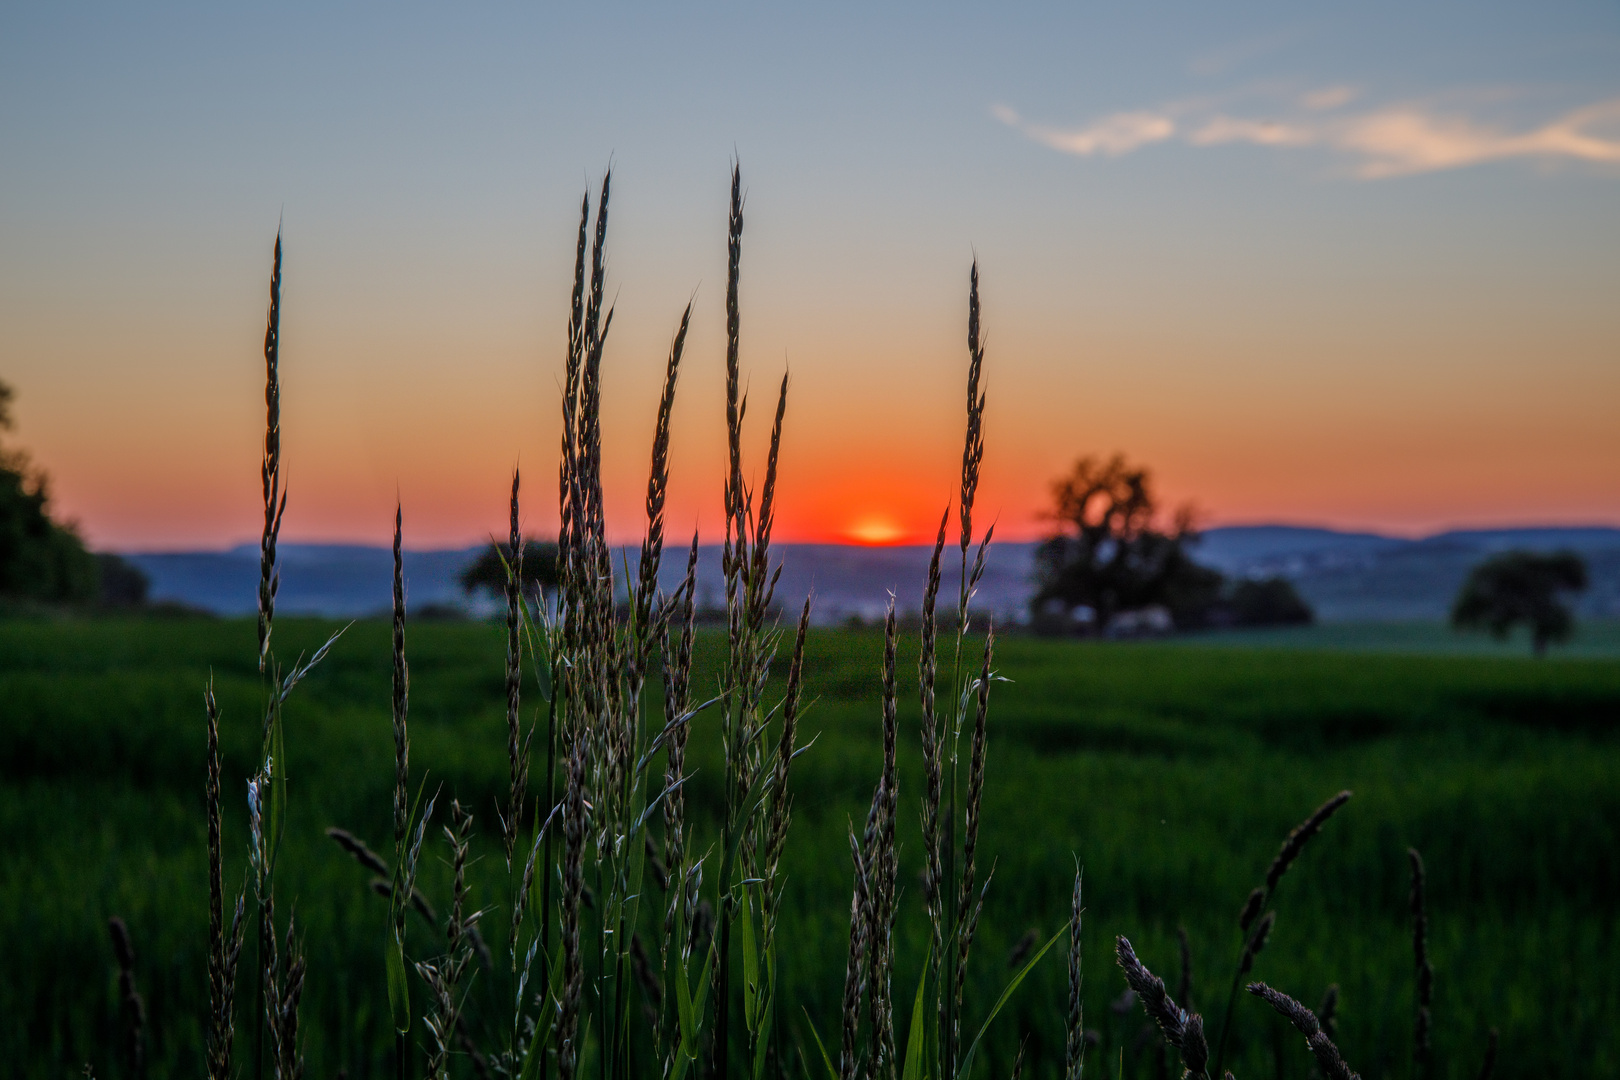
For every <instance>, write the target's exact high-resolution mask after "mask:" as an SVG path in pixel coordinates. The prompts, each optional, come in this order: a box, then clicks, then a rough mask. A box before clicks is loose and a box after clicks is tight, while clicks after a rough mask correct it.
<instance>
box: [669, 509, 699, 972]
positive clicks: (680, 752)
mask: <svg viewBox="0 0 1620 1080" xmlns="http://www.w3.org/2000/svg"><path fill="white" fill-rule="evenodd" d="M697 557H698V536H697V533H696V532H694V533H693V534H692V546H691V548H690V550H689V551H688V552H687V557H686V576H685V578H684V579H683V580H682V582H681V587H680V590H679V591H678V592H677V593H676V594H675V599H674V601H673V602H672V606H673V608H674V615H675V617H676V620H677V621H678V625H679V627H680V632H679V636H678V637H677V638H676V639H675V641H674V642H673V648H672V647H671V646H672V642H671V640H670V638H671V634H670V622H669V621H668V620H666V621H665V624H664V656H665V658H666V659H665V662H664V726H665V727H666V728H667V729H668V730H669V738H668V740H667V741H666V742H665V747H664V748H665V754H664V858H665V860H666V868H667V871H668V874H669V880H670V881H671V882H672V883H674V886H675V887H674V888H672V889H671V890H670V895H669V911H668V913H667V915H666V916H665V919H664V937H663V941H662V944H661V947H662V948H663V949H664V951H665V953H666V962H667V952H668V947H669V943H670V942H675V943H677V946H678V945H679V944H680V943H682V942H684V941H686V940H687V931H688V930H689V929H690V927H691V924H692V907H693V905H694V904H695V903H696V899H695V897H694V896H693V894H692V892H691V891H690V890H689V889H688V888H687V874H686V792H685V789H684V786H683V785H684V783H685V780H686V741H687V737H688V736H689V735H690V733H691V729H692V722H691V717H690V716H689V715H688V708H689V706H690V704H691V700H690V698H691V694H690V687H691V678H692V643H693V637H694V621H695V618H696V606H695V601H694V593H695V592H696V590H697Z"/></svg>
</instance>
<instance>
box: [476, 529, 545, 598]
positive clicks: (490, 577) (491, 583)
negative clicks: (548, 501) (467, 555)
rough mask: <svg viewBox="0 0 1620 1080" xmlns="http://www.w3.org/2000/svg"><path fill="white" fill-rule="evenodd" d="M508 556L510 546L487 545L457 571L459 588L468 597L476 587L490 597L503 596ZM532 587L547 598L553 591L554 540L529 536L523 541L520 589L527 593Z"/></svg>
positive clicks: (510, 554) (509, 558) (510, 553)
mask: <svg viewBox="0 0 1620 1080" xmlns="http://www.w3.org/2000/svg"><path fill="white" fill-rule="evenodd" d="M511 558H512V549H511V546H510V545H508V544H504V543H500V544H495V543H492V544H490V545H489V546H488V547H486V548H485V549H484V550H483V552H482V553H480V554H479V556H478V558H477V559H475V560H474V561H473V562H472V563H471V564H469V565H468V567H467V568H466V569H465V570H463V571H462V572H461V574H460V577H459V579H458V580H459V581H460V584H461V589H462V591H463V592H465V593H467V594H468V595H469V596H470V595H471V594H472V593H474V592H476V591H478V590H479V589H483V590H484V591H486V592H488V593H489V594H490V595H491V596H503V595H505V592H506V567H507V564H508V563H509V562H510V561H511ZM534 590H539V592H540V595H541V596H542V597H550V596H551V594H552V593H554V592H556V590H557V542H556V541H555V540H536V539H534V538H533V537H529V538H527V539H525V540H524V541H523V591H524V593H525V594H527V593H530V592H532V591H534Z"/></svg>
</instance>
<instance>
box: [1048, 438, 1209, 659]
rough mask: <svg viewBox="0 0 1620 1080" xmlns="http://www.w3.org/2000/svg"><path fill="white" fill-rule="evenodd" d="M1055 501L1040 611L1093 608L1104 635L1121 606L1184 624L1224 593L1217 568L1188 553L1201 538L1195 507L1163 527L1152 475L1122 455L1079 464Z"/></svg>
mask: <svg viewBox="0 0 1620 1080" xmlns="http://www.w3.org/2000/svg"><path fill="white" fill-rule="evenodd" d="M1052 506H1053V508H1052V510H1051V511H1050V512H1049V513H1048V515H1047V517H1048V518H1049V519H1050V520H1051V521H1052V522H1053V523H1054V525H1055V529H1054V531H1053V533H1052V535H1050V536H1049V537H1047V539H1046V540H1045V541H1043V542H1042V543H1041V544H1040V546H1039V547H1038V548H1037V549H1036V552H1035V565H1036V579H1037V583H1038V588H1037V591H1036V593H1035V597H1034V601H1033V603H1034V606H1035V608H1036V609H1037V611H1039V610H1040V609H1042V608H1043V607H1046V606H1048V605H1050V604H1052V603H1053V602H1056V603H1058V604H1061V605H1062V606H1064V607H1065V608H1066V609H1069V610H1072V609H1074V608H1077V607H1080V606H1084V607H1087V608H1090V609H1091V611H1092V613H1093V614H1092V626H1093V628H1094V629H1095V630H1096V631H1097V632H1099V633H1100V632H1103V631H1105V630H1107V629H1108V625H1109V624H1110V623H1111V622H1112V621H1113V620H1114V617H1115V616H1116V615H1118V614H1119V613H1120V612H1124V611H1137V610H1141V609H1143V608H1147V607H1151V606H1155V605H1158V606H1162V607H1164V608H1166V609H1168V610H1169V612H1170V615H1171V617H1172V619H1173V620H1174V621H1175V623H1176V625H1177V626H1178V627H1183V628H1185V627H1187V626H1193V625H1200V624H1201V623H1202V621H1203V620H1204V618H1205V617H1207V614H1208V612H1209V610H1210V608H1211V607H1212V605H1213V604H1214V603H1215V602H1216V601H1217V600H1218V599H1219V597H1220V592H1221V585H1222V577H1221V575H1220V573H1219V572H1218V571H1216V570H1212V569H1210V568H1208V567H1204V566H1200V565H1199V564H1197V563H1195V562H1193V561H1192V559H1191V557H1190V556H1189V554H1188V548H1189V547H1190V546H1191V545H1192V544H1194V543H1196V542H1197V539H1198V533H1197V531H1196V530H1195V529H1194V528H1193V522H1192V512H1191V510H1190V509H1188V508H1183V509H1181V510H1180V511H1179V512H1177V513H1176V515H1175V517H1174V519H1173V520H1172V521H1171V522H1170V523H1169V524H1168V525H1167V526H1164V527H1161V526H1159V525H1158V524H1157V522H1156V518H1157V516H1158V500H1157V497H1156V496H1155V494H1154V491H1153V480H1152V475H1151V474H1150V473H1149V471H1148V470H1147V469H1146V468H1143V467H1140V466H1135V465H1132V464H1130V463H1129V462H1127V461H1126V459H1125V458H1124V456H1123V455H1120V454H1115V455H1114V456H1113V457H1111V458H1109V459H1107V460H1106V461H1104V460H1101V459H1099V458H1095V457H1083V458H1081V459H1080V460H1079V461H1077V462H1075V465H1074V468H1073V470H1071V471H1070V473H1069V475H1068V476H1065V477H1062V478H1061V479H1059V480H1057V481H1055V482H1054V483H1053V485H1052Z"/></svg>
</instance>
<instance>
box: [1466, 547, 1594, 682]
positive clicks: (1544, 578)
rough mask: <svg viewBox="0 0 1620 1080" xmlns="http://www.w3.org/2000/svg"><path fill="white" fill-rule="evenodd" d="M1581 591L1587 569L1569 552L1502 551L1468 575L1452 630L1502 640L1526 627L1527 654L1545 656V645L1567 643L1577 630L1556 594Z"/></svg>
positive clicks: (1581, 561) (1576, 556)
mask: <svg viewBox="0 0 1620 1080" xmlns="http://www.w3.org/2000/svg"><path fill="white" fill-rule="evenodd" d="M1584 588H1586V563H1585V561H1584V560H1582V559H1581V557H1580V556H1579V555H1577V554H1575V552H1573V551H1554V552H1551V553H1547V554H1542V553H1539V552H1534V551H1504V552H1502V553H1501V554H1500V555H1492V556H1491V557H1490V558H1488V559H1486V560H1485V561H1484V562H1482V563H1480V564H1479V565H1478V566H1476V567H1474V569H1473V570H1471V571H1470V572H1469V574H1468V580H1467V581H1465V582H1463V587H1462V590H1461V591H1460V592H1458V593H1457V599H1456V601H1455V602H1454V603H1453V604H1452V605H1451V625H1452V626H1454V627H1456V628H1457V629H1459V630H1488V631H1490V633H1491V635H1492V636H1493V637H1495V638H1497V639H1501V638H1505V637H1507V635H1508V633H1509V631H1511V630H1512V629H1513V628H1514V627H1515V626H1517V625H1518V624H1519V623H1524V624H1525V625H1527V626H1529V627H1530V648H1531V650H1532V651H1533V652H1534V653H1535V655H1537V656H1545V655H1546V653H1547V646H1548V644H1550V643H1551V642H1554V641H1565V640H1567V639H1568V638H1569V635H1570V631H1571V630H1573V629H1574V627H1575V616H1574V614H1573V613H1572V612H1571V611H1570V609H1569V605H1568V604H1566V603H1565V602H1564V601H1563V599H1562V597H1561V595H1560V594H1562V593H1575V592H1580V591H1581V590H1582V589H1584Z"/></svg>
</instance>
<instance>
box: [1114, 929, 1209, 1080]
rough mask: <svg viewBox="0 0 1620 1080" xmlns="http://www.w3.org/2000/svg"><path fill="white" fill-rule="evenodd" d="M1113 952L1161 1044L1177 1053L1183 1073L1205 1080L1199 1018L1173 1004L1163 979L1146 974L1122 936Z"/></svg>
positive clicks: (1205, 1048) (1204, 1046) (1206, 1052)
mask: <svg viewBox="0 0 1620 1080" xmlns="http://www.w3.org/2000/svg"><path fill="white" fill-rule="evenodd" d="M1115 953H1116V955H1117V956H1118V958H1119V966H1120V969H1121V970H1122V971H1124V972H1125V982H1126V983H1127V984H1128V985H1129V986H1130V988H1131V989H1132V990H1135V991H1136V994H1137V996H1138V997H1139V998H1141V999H1142V1007H1143V1008H1144V1009H1145V1010H1147V1014H1148V1016H1149V1017H1150V1018H1151V1019H1152V1020H1153V1022H1154V1023H1155V1024H1157V1025H1159V1030H1160V1031H1161V1032H1163V1033H1164V1037H1165V1041H1166V1042H1168V1043H1169V1044H1170V1045H1171V1046H1173V1047H1175V1048H1176V1050H1177V1051H1179V1052H1180V1054H1181V1062H1182V1064H1183V1065H1184V1066H1186V1070H1187V1074H1188V1075H1189V1076H1193V1077H1207V1076H1208V1075H1209V1072H1208V1068H1209V1044H1208V1043H1207V1042H1206V1041H1205V1039H1204V1019H1203V1017H1201V1016H1199V1015H1198V1014H1197V1013H1190V1012H1188V1011H1187V1010H1186V1009H1183V1008H1182V1007H1181V1006H1180V1005H1177V1004H1176V1002H1175V1001H1174V1000H1173V999H1172V998H1171V997H1170V995H1169V994H1168V993H1167V992H1166V991H1165V988H1164V980H1163V979H1161V978H1159V977H1158V976H1157V975H1155V974H1153V972H1151V971H1149V970H1148V969H1147V966H1146V965H1145V964H1143V963H1142V961H1141V960H1139V959H1137V956H1136V950H1135V949H1133V948H1132V947H1131V943H1130V942H1129V941H1128V940H1126V939H1125V938H1124V937H1120V938H1117V939H1116V941H1115Z"/></svg>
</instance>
